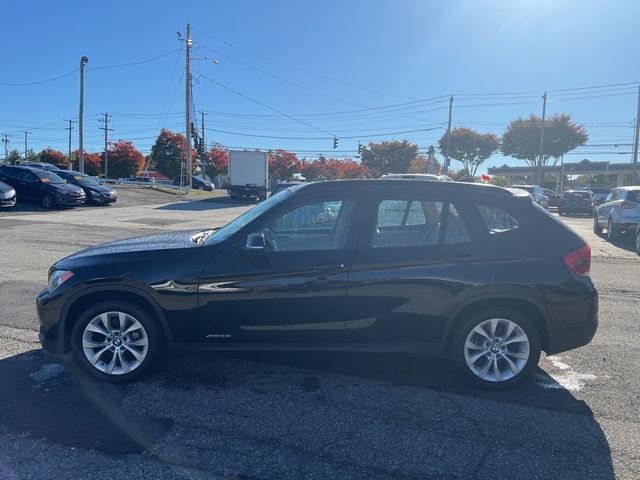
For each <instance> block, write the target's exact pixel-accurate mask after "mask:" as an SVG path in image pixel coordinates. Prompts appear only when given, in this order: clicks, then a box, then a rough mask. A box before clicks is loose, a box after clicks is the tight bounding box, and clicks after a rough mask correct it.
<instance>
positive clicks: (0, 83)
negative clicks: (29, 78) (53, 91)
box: [0, 68, 79, 87]
mask: <svg viewBox="0 0 640 480" xmlns="http://www.w3.org/2000/svg"><path fill="white" fill-rule="evenodd" d="M78 70H79V68H76V69H74V70H71V71H70V72H67V73H63V74H62V75H58V76H57V77H52V78H47V79H46V80H37V81H35V82H24V83H9V82H0V85H2V86H5V87H25V86H31V85H41V84H43V83H49V82H54V81H56V80H60V79H61V78H65V77H68V76H69V75H73V74H74V73H76V72H77V71H78Z"/></svg>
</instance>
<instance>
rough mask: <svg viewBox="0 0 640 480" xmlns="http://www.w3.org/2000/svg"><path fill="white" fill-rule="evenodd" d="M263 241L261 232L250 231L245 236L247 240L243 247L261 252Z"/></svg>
mask: <svg viewBox="0 0 640 480" xmlns="http://www.w3.org/2000/svg"><path fill="white" fill-rule="evenodd" d="M264 246H265V241H264V236H263V235H262V233H250V234H249V235H248V236H247V241H246V242H245V244H244V248H246V249H247V250H251V251H254V252H261V251H263V250H264Z"/></svg>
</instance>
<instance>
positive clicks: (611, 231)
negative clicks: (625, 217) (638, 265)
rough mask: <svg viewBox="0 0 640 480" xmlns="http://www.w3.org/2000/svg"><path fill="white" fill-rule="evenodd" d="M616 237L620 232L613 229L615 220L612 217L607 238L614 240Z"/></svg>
mask: <svg viewBox="0 0 640 480" xmlns="http://www.w3.org/2000/svg"><path fill="white" fill-rule="evenodd" d="M616 238H618V234H617V233H616V231H615V230H614V229H613V220H611V218H609V221H607V240H609V241H610V242H612V241H614V240H615V239H616Z"/></svg>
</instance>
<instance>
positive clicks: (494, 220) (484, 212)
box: [478, 205, 520, 235]
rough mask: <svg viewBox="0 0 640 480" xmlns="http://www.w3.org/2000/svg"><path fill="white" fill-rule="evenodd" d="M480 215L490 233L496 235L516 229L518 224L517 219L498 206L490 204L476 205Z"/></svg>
mask: <svg viewBox="0 0 640 480" xmlns="http://www.w3.org/2000/svg"><path fill="white" fill-rule="evenodd" d="M478 211H479V212H480V217H481V218H482V220H483V221H484V224H485V225H486V227H487V230H488V231H489V234H491V235H498V234H501V233H505V232H510V231H512V230H516V229H517V228H518V227H519V226H520V225H519V223H518V221H517V220H516V219H515V218H513V217H512V216H511V215H510V214H509V213H507V212H505V211H504V210H503V209H501V208H500V207H496V206H492V205H478Z"/></svg>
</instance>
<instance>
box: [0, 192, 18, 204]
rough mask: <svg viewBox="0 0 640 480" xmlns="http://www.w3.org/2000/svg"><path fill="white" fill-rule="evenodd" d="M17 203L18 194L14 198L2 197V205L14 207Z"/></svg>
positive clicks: (0, 199)
mask: <svg viewBox="0 0 640 480" xmlns="http://www.w3.org/2000/svg"><path fill="white" fill-rule="evenodd" d="M15 204H16V196H15V195H14V196H13V197H12V198H0V207H13V206H15Z"/></svg>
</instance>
